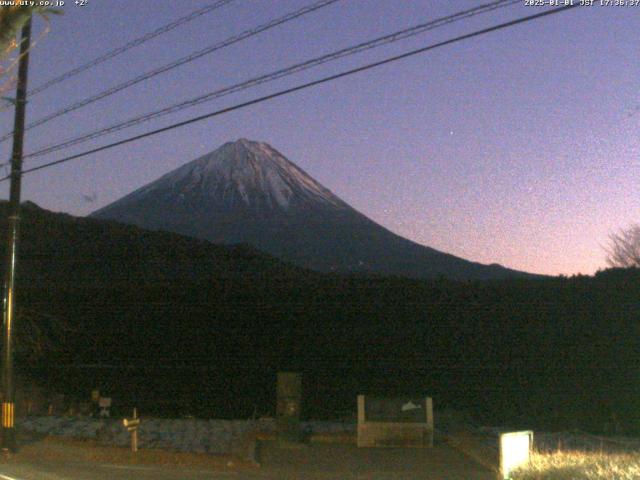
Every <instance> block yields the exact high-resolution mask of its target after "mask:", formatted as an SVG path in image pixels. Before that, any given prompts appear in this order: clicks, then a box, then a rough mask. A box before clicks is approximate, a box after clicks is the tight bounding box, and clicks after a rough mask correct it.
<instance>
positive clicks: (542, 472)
mask: <svg viewBox="0 0 640 480" xmlns="http://www.w3.org/2000/svg"><path fill="white" fill-rule="evenodd" d="M511 478H513V480H547V479H554V480H578V479H579V480H637V479H639V478H640V453H600V452H579V451H557V452H550V453H532V455H531V464H530V465H529V466H527V467H522V468H520V469H518V470H516V471H514V472H513V473H512V476H511Z"/></svg>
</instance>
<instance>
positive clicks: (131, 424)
mask: <svg viewBox="0 0 640 480" xmlns="http://www.w3.org/2000/svg"><path fill="white" fill-rule="evenodd" d="M122 423H123V425H124V426H125V427H127V430H129V433H131V451H132V452H137V451H138V427H139V426H140V419H139V418H138V409H137V408H134V409H133V418H132V419H127V418H125V419H123V420H122Z"/></svg>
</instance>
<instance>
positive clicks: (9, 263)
mask: <svg viewBox="0 0 640 480" xmlns="http://www.w3.org/2000/svg"><path fill="white" fill-rule="evenodd" d="M30 46H31V18H29V20H27V23H25V24H24V26H23V27H22V33H21V39H20V64H19V67H18V86H17V90H16V111H15V121H14V126H13V151H12V153H11V187H10V194H9V205H8V215H7V220H8V222H7V232H8V234H7V252H6V260H5V279H4V297H3V317H2V329H3V332H4V340H3V352H2V394H3V397H2V450H3V451H10V452H15V451H17V443H16V429H15V424H14V414H15V412H14V410H15V409H14V400H15V390H14V383H13V323H14V320H15V301H16V299H15V297H16V292H15V276H16V263H17V261H18V239H19V233H20V182H21V179H22V147H23V142H24V119H25V110H26V103H27V70H28V67H29V48H30Z"/></svg>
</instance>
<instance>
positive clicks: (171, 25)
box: [28, 0, 235, 97]
mask: <svg viewBox="0 0 640 480" xmlns="http://www.w3.org/2000/svg"><path fill="white" fill-rule="evenodd" d="M233 1H235V0H218V1H217V2H216V3H214V4H213V5H209V6H206V7H203V8H200V9H198V10H195V11H193V12H191V13H190V14H189V15H186V16H184V17H180V18H179V19H177V20H175V21H173V22H171V23H168V24H166V25H164V26H162V27H160V28H157V29H156V30H154V31H152V32H149V33H147V34H145V35H143V36H142V37H138V38H136V39H134V40H132V41H130V42H129V43H127V44H125V45H123V46H121V47H118V48H116V49H114V50H111V51H109V52H107V53H105V54H103V55H100V56H99V57H97V58H94V59H93V60H91V61H89V62H87V63H85V64H83V65H80V66H79V67H76V68H74V69H72V70H69V71H68V72H65V73H63V74H62V75H60V76H59V77H56V78H53V79H51V80H49V81H48V82H46V83H43V84H42V85H40V86H39V87H35V88H33V89H31V90H30V91H29V92H28V96H30V97H31V96H33V95H36V94H38V93H40V92H42V91H44V90H46V89H47V88H49V87H52V86H53V85H56V84H58V83H60V82H63V81H64V80H66V79H68V78H71V77H73V76H75V75H78V74H79V73H81V72H84V71H85V70H88V69H90V68H93V67H95V66H96V65H98V64H100V63H103V62H106V61H107V60H109V59H111V58H113V57H115V56H117V55H120V54H121V53H124V52H126V51H127V50H131V49H132V48H134V47H137V46H138V45H142V44H143V43H145V42H147V41H149V40H151V39H153V38H155V37H158V36H160V35H162V34H164V33H167V32H169V31H171V30H173V29H174V28H177V27H179V26H180V25H184V24H185V23H188V22H191V21H193V20H195V19H196V18H198V17H201V16H203V15H206V14H207V13H210V12H212V11H214V10H216V9H218V8H220V7H223V6H224V5H227V4H228V3H231V2H233Z"/></svg>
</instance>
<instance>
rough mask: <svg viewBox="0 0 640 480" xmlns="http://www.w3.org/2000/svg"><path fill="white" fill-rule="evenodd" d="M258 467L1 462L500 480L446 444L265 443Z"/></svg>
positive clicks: (278, 475)
mask: <svg viewBox="0 0 640 480" xmlns="http://www.w3.org/2000/svg"><path fill="white" fill-rule="evenodd" d="M259 457H260V458H259V460H260V461H261V463H262V466H261V467H260V468H257V469H246V468H245V469H231V468H229V469H225V468H224V467H219V468H217V469H206V468H202V467H198V468H193V469H191V468H188V467H180V466H157V465H121V464H120V465H115V464H109V463H100V462H88V461H86V460H82V461H73V460H69V459H68V458H67V459H65V460H64V461H56V460H52V459H51V458H47V459H37V458H35V459H34V458H30V459H28V461H22V460H21V459H20V454H18V455H16V457H15V458H13V459H12V460H11V461H9V462H3V463H0V480H125V479H126V480H129V479H140V480H147V479H148V480H151V479H154V480H178V479H180V480H225V479H227V480H228V479H237V480H288V479H291V480H293V479H295V480H328V479H340V480H364V479H367V480H392V479H393V480H475V479H477V480H495V478H496V476H495V474H492V473H491V472H489V471H488V470H485V469H483V468H482V467H481V466H479V465H478V464H476V463H475V462H473V461H472V460H470V459H469V458H467V457H465V456H464V455H462V454H460V453H458V452H457V451H456V450H454V449H452V448H451V447H449V446H447V445H438V446H436V447H434V448H432V449H358V448H356V447H355V446H352V445H321V444H318V445H313V446H310V447H303V448H301V449H279V448H275V446H273V445H271V444H262V445H261V446H260V449H259Z"/></svg>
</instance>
